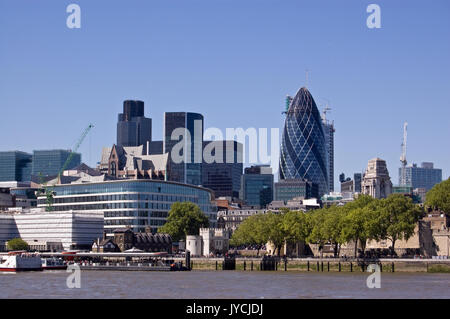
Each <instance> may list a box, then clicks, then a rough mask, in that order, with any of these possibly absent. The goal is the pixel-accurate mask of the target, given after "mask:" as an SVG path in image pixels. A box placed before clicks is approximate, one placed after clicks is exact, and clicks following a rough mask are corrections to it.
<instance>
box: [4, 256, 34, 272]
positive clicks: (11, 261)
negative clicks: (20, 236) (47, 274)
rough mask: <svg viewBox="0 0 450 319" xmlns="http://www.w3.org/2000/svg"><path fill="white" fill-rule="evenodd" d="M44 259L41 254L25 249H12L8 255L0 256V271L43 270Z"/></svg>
mask: <svg viewBox="0 0 450 319" xmlns="http://www.w3.org/2000/svg"><path fill="white" fill-rule="evenodd" d="M41 270H42V260H41V257H40V256H39V254H36V253H27V252H23V251H11V252H9V253H8V255H3V256H0V271H2V272H17V271H41Z"/></svg>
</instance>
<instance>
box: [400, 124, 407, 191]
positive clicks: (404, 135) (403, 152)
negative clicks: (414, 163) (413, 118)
mask: <svg viewBox="0 0 450 319" xmlns="http://www.w3.org/2000/svg"><path fill="white" fill-rule="evenodd" d="M407 128H408V122H405V123H404V124H403V142H402V155H401V156H400V163H401V164H402V174H401V185H402V186H406V164H407V163H408V162H407V160H406V139H407V137H408V131H407Z"/></svg>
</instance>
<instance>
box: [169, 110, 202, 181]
mask: <svg viewBox="0 0 450 319" xmlns="http://www.w3.org/2000/svg"><path fill="white" fill-rule="evenodd" d="M177 129H178V130H177ZM175 130H177V131H175ZM181 131H183V133H180V132H181ZM179 133H180V134H183V135H180V134H179ZM172 134H174V135H175V136H174V139H173V140H172ZM182 141H183V142H182ZM179 143H182V144H183V146H184V147H183V148H180V149H176V150H175V151H174V153H176V155H180V157H181V160H178V159H175V158H174V157H173V154H172V149H173V148H174V147H176V146H177V145H178V146H179V145H180V144H179ZM163 144H164V150H163V152H164V153H169V162H170V164H169V165H170V174H169V180H171V181H174V182H179V183H186V184H192V185H201V184H202V153H203V115H201V114H198V113H190V112H165V113H164V141H163Z"/></svg>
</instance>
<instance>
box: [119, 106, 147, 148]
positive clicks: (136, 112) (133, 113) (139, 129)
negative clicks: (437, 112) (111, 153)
mask: <svg viewBox="0 0 450 319" xmlns="http://www.w3.org/2000/svg"><path fill="white" fill-rule="evenodd" d="M151 141H152V119H150V118H147V117H145V116H144V102H143V101H135V100H126V101H124V102H123V113H120V114H119V117H118V122H117V145H118V146H140V145H144V154H146V153H147V142H148V143H151Z"/></svg>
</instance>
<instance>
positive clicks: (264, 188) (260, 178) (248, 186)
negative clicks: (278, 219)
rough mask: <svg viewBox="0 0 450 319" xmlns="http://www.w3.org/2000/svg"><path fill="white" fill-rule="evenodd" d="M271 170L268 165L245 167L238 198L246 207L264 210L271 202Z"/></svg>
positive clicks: (272, 178) (272, 177)
mask: <svg viewBox="0 0 450 319" xmlns="http://www.w3.org/2000/svg"><path fill="white" fill-rule="evenodd" d="M273 181H274V176H273V174H272V168H271V167H270V166H269V165H256V166H251V167H247V168H245V170H244V175H242V182H241V191H240V198H241V199H242V200H243V201H244V202H245V204H246V205H247V206H252V207H257V208H265V207H266V206H267V205H268V204H269V203H270V202H272V201H273Z"/></svg>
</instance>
